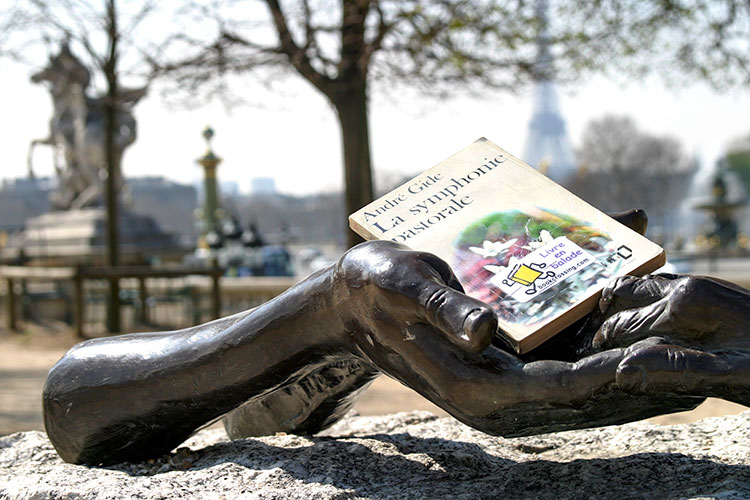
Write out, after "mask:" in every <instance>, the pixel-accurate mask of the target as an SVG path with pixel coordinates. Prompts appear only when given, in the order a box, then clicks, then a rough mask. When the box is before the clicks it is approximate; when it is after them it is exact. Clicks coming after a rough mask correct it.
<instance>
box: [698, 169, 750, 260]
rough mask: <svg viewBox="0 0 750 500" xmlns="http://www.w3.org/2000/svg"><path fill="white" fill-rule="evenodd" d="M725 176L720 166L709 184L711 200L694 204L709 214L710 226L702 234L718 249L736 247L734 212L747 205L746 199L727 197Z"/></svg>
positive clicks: (736, 233) (735, 216) (737, 241)
mask: <svg viewBox="0 0 750 500" xmlns="http://www.w3.org/2000/svg"><path fill="white" fill-rule="evenodd" d="M726 176H727V174H726V171H724V170H723V169H721V168H720V169H719V171H718V172H717V173H716V175H715V176H714V180H713V183H712V185H711V200H710V201H707V202H703V203H699V204H697V205H695V208H696V209H698V210H700V211H703V212H706V213H708V214H709V216H710V219H711V227H710V228H709V230H708V231H707V232H706V233H705V234H704V236H705V238H706V240H707V242H708V244H709V246H710V247H711V248H713V249H719V250H732V249H737V248H738V246H739V240H738V237H739V230H738V227H737V214H736V212H737V211H738V210H739V209H741V208H743V207H744V206H745V205H747V200H746V199H735V200H730V199H729V196H728V190H727V181H726Z"/></svg>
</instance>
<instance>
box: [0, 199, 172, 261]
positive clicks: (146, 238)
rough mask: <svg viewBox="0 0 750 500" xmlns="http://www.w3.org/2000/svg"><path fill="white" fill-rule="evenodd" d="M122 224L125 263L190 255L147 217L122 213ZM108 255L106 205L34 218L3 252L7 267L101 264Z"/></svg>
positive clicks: (125, 211)
mask: <svg viewBox="0 0 750 500" xmlns="http://www.w3.org/2000/svg"><path fill="white" fill-rule="evenodd" d="M119 223H120V230H119V236H120V238H119V243H120V256H121V259H120V260H121V261H122V262H121V263H122V264H142V263H144V262H145V261H146V260H147V259H148V258H149V257H152V256H160V257H162V258H167V259H171V258H180V257H182V255H184V254H185V252H186V250H185V249H183V248H181V247H180V246H179V245H178V243H177V241H176V239H175V238H174V236H173V235H172V234H169V233H166V232H164V231H162V230H161V228H159V226H158V225H157V223H156V221H155V220H154V219H153V218H151V217H149V216H147V215H142V214H136V213H133V212H130V211H128V210H122V211H121V213H120V219H119ZM106 255H107V213H106V211H105V210H104V208H101V207H97V208H86V209H81V210H66V211H59V212H48V213H46V214H42V215H39V216H36V217H31V218H29V219H28V220H27V221H26V227H25V229H24V230H23V231H22V232H21V233H17V234H15V235H13V236H12V237H11V238H10V240H9V241H8V245H7V246H6V247H5V248H4V249H3V250H2V260H3V261H4V262H6V263H12V262H13V261H14V260H19V259H20V260H24V259H25V260H30V261H32V262H33V261H41V262H43V263H45V264H47V265H69V264H74V263H81V264H93V265H102V264H104V261H105V258H106Z"/></svg>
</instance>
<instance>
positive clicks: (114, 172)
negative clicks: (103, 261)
mask: <svg viewBox="0 0 750 500" xmlns="http://www.w3.org/2000/svg"><path fill="white" fill-rule="evenodd" d="M107 7H108V8H107V17H108V33H107V35H108V37H109V48H108V55H107V60H106V64H105V65H104V68H103V69H104V73H105V76H106V78H107V99H106V101H105V102H106V105H105V106H104V117H105V119H104V127H105V128H104V151H105V157H106V162H107V184H106V193H107V194H106V202H107V205H106V206H107V264H108V265H109V266H112V267H115V266H117V265H118V264H119V263H120V242H119V232H120V231H119V214H118V208H119V206H118V203H117V194H118V193H117V192H118V187H119V186H118V181H119V179H120V175H119V167H120V166H119V165H118V163H117V161H118V155H117V152H116V151H115V149H116V147H117V146H116V144H115V134H116V132H117V110H118V101H117V98H118V95H119V89H118V88H117V42H118V32H117V9H116V7H115V1H114V0H109V3H108V6H107ZM108 302H109V317H108V318H107V319H108V321H107V323H108V325H107V327H108V330H109V332H110V333H119V332H120V283H119V281H118V280H117V279H115V278H113V279H111V280H110V282H109V301H108Z"/></svg>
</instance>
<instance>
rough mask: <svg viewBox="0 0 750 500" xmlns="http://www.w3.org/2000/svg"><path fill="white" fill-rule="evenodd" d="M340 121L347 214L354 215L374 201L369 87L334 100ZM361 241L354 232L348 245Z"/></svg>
mask: <svg viewBox="0 0 750 500" xmlns="http://www.w3.org/2000/svg"><path fill="white" fill-rule="evenodd" d="M331 100H332V102H333V105H334V107H335V108H336V112H337V114H338V118H339V125H340V127H341V141H342V146H343V151H344V182H345V193H346V194H345V201H346V204H345V208H346V214H347V215H348V214H351V213H353V212H355V211H357V210H359V209H360V208H362V207H363V206H365V205H366V204H368V203H370V202H371V201H372V200H373V183H372V166H371V160H370V130H369V124H368V114H367V109H368V107H367V87H366V85H364V84H363V85H357V86H354V87H353V88H348V89H346V90H345V91H341V92H337V93H336V94H335V95H334V96H332V98H331ZM361 241H362V238H360V237H359V236H358V235H357V234H356V233H354V232H353V231H352V230H351V229H349V230H348V231H347V244H348V246H350V247H352V246H354V245H356V244H357V243H360V242H361Z"/></svg>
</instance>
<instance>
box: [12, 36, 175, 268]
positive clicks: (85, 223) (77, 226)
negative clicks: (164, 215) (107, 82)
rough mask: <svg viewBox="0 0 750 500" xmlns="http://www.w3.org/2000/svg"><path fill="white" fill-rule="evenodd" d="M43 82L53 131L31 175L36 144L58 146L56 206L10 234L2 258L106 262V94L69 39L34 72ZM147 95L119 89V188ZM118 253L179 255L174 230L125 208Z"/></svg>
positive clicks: (127, 259) (130, 257) (136, 258)
mask: <svg viewBox="0 0 750 500" xmlns="http://www.w3.org/2000/svg"><path fill="white" fill-rule="evenodd" d="M31 81H32V82H34V83H46V84H47V85H48V88H49V91H50V94H51V96H52V103H53V113H52V119H51V120H50V134H49V136H48V137H46V138H43V139H36V140H34V141H32V142H31V144H30V146H29V153H28V169H29V177H30V178H34V177H35V173H34V168H33V165H32V160H33V152H34V149H35V147H36V146H38V145H47V146H50V147H52V148H53V152H54V167H55V172H56V174H57V178H58V182H57V187H56V188H55V189H54V190H53V192H52V193H51V194H50V202H51V205H52V208H53V211H52V212H48V213H45V214H42V215H39V216H37V217H32V218H30V219H28V220H27V221H26V225H25V226H26V227H25V229H24V230H23V231H22V232H20V233H17V234H14V235H12V236H11V238H10V239H9V240H8V245H7V246H6V247H5V248H4V249H3V250H2V253H1V254H0V255H1V256H2V260H4V261H6V262H7V261H13V260H17V258H18V255H19V254H20V255H22V256H23V258H24V260H26V259H28V260H31V261H34V260H43V261H44V262H46V263H54V264H65V263H71V262H81V263H94V264H101V263H103V261H104V255H105V250H106V244H107V237H106V234H107V217H106V213H105V209H104V207H103V205H104V202H105V199H104V198H105V194H106V188H105V183H106V178H107V174H108V172H107V168H106V165H107V162H106V151H105V112H104V111H105V99H106V97H104V96H99V97H91V96H89V95H88V94H87V89H88V86H89V83H90V81H91V73H90V72H89V70H88V69H87V68H86V67H85V66H84V65H83V63H81V61H80V60H79V59H78V58H76V56H75V55H74V54H73V53H72V52H71V51H70V48H69V47H68V44H67V43H66V42H64V43H63V44H62V46H61V48H60V52H59V53H58V54H57V55H54V56H52V57H50V59H49V61H48V63H47V65H46V66H45V67H44V68H43V69H42V70H41V71H39V72H37V73H35V74H34V75H32V77H31ZM145 94H146V88H145V87H144V88H140V89H126V88H124V89H121V90H120V92H119V94H118V102H117V114H116V122H117V123H116V125H117V126H116V127H115V137H114V145H115V162H114V163H115V168H114V169H113V170H114V171H115V174H114V175H116V176H117V179H116V185H117V186H118V192H119V190H120V189H121V188H122V185H123V183H122V180H121V179H120V174H119V165H120V160H121V159H122V154H123V152H124V151H125V149H126V148H127V147H128V146H129V145H131V144H132V143H133V142H135V138H136V121H135V117H134V116H133V113H132V108H133V106H134V105H135V104H136V103H137V102H138V101H139V100H140V99H141V98H142V97H143V96H144V95H145ZM120 221H121V222H120V226H121V228H122V229H121V231H120V244H121V247H120V254H121V256H122V261H123V262H122V263H123V264H127V263H142V262H144V261H145V260H146V259H147V258H148V257H149V256H152V255H155V254H158V255H161V256H163V257H169V256H172V255H174V256H175V257H177V256H181V255H182V254H183V253H184V252H183V250H182V249H181V248H179V246H178V244H177V243H176V241H175V239H174V238H173V237H172V235H170V234H167V233H165V232H163V231H162V230H161V229H160V228H159V227H158V225H157V224H156V223H155V222H154V220H153V218H151V217H150V216H146V215H139V214H134V213H132V212H130V211H128V210H122V211H121V215H120Z"/></svg>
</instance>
